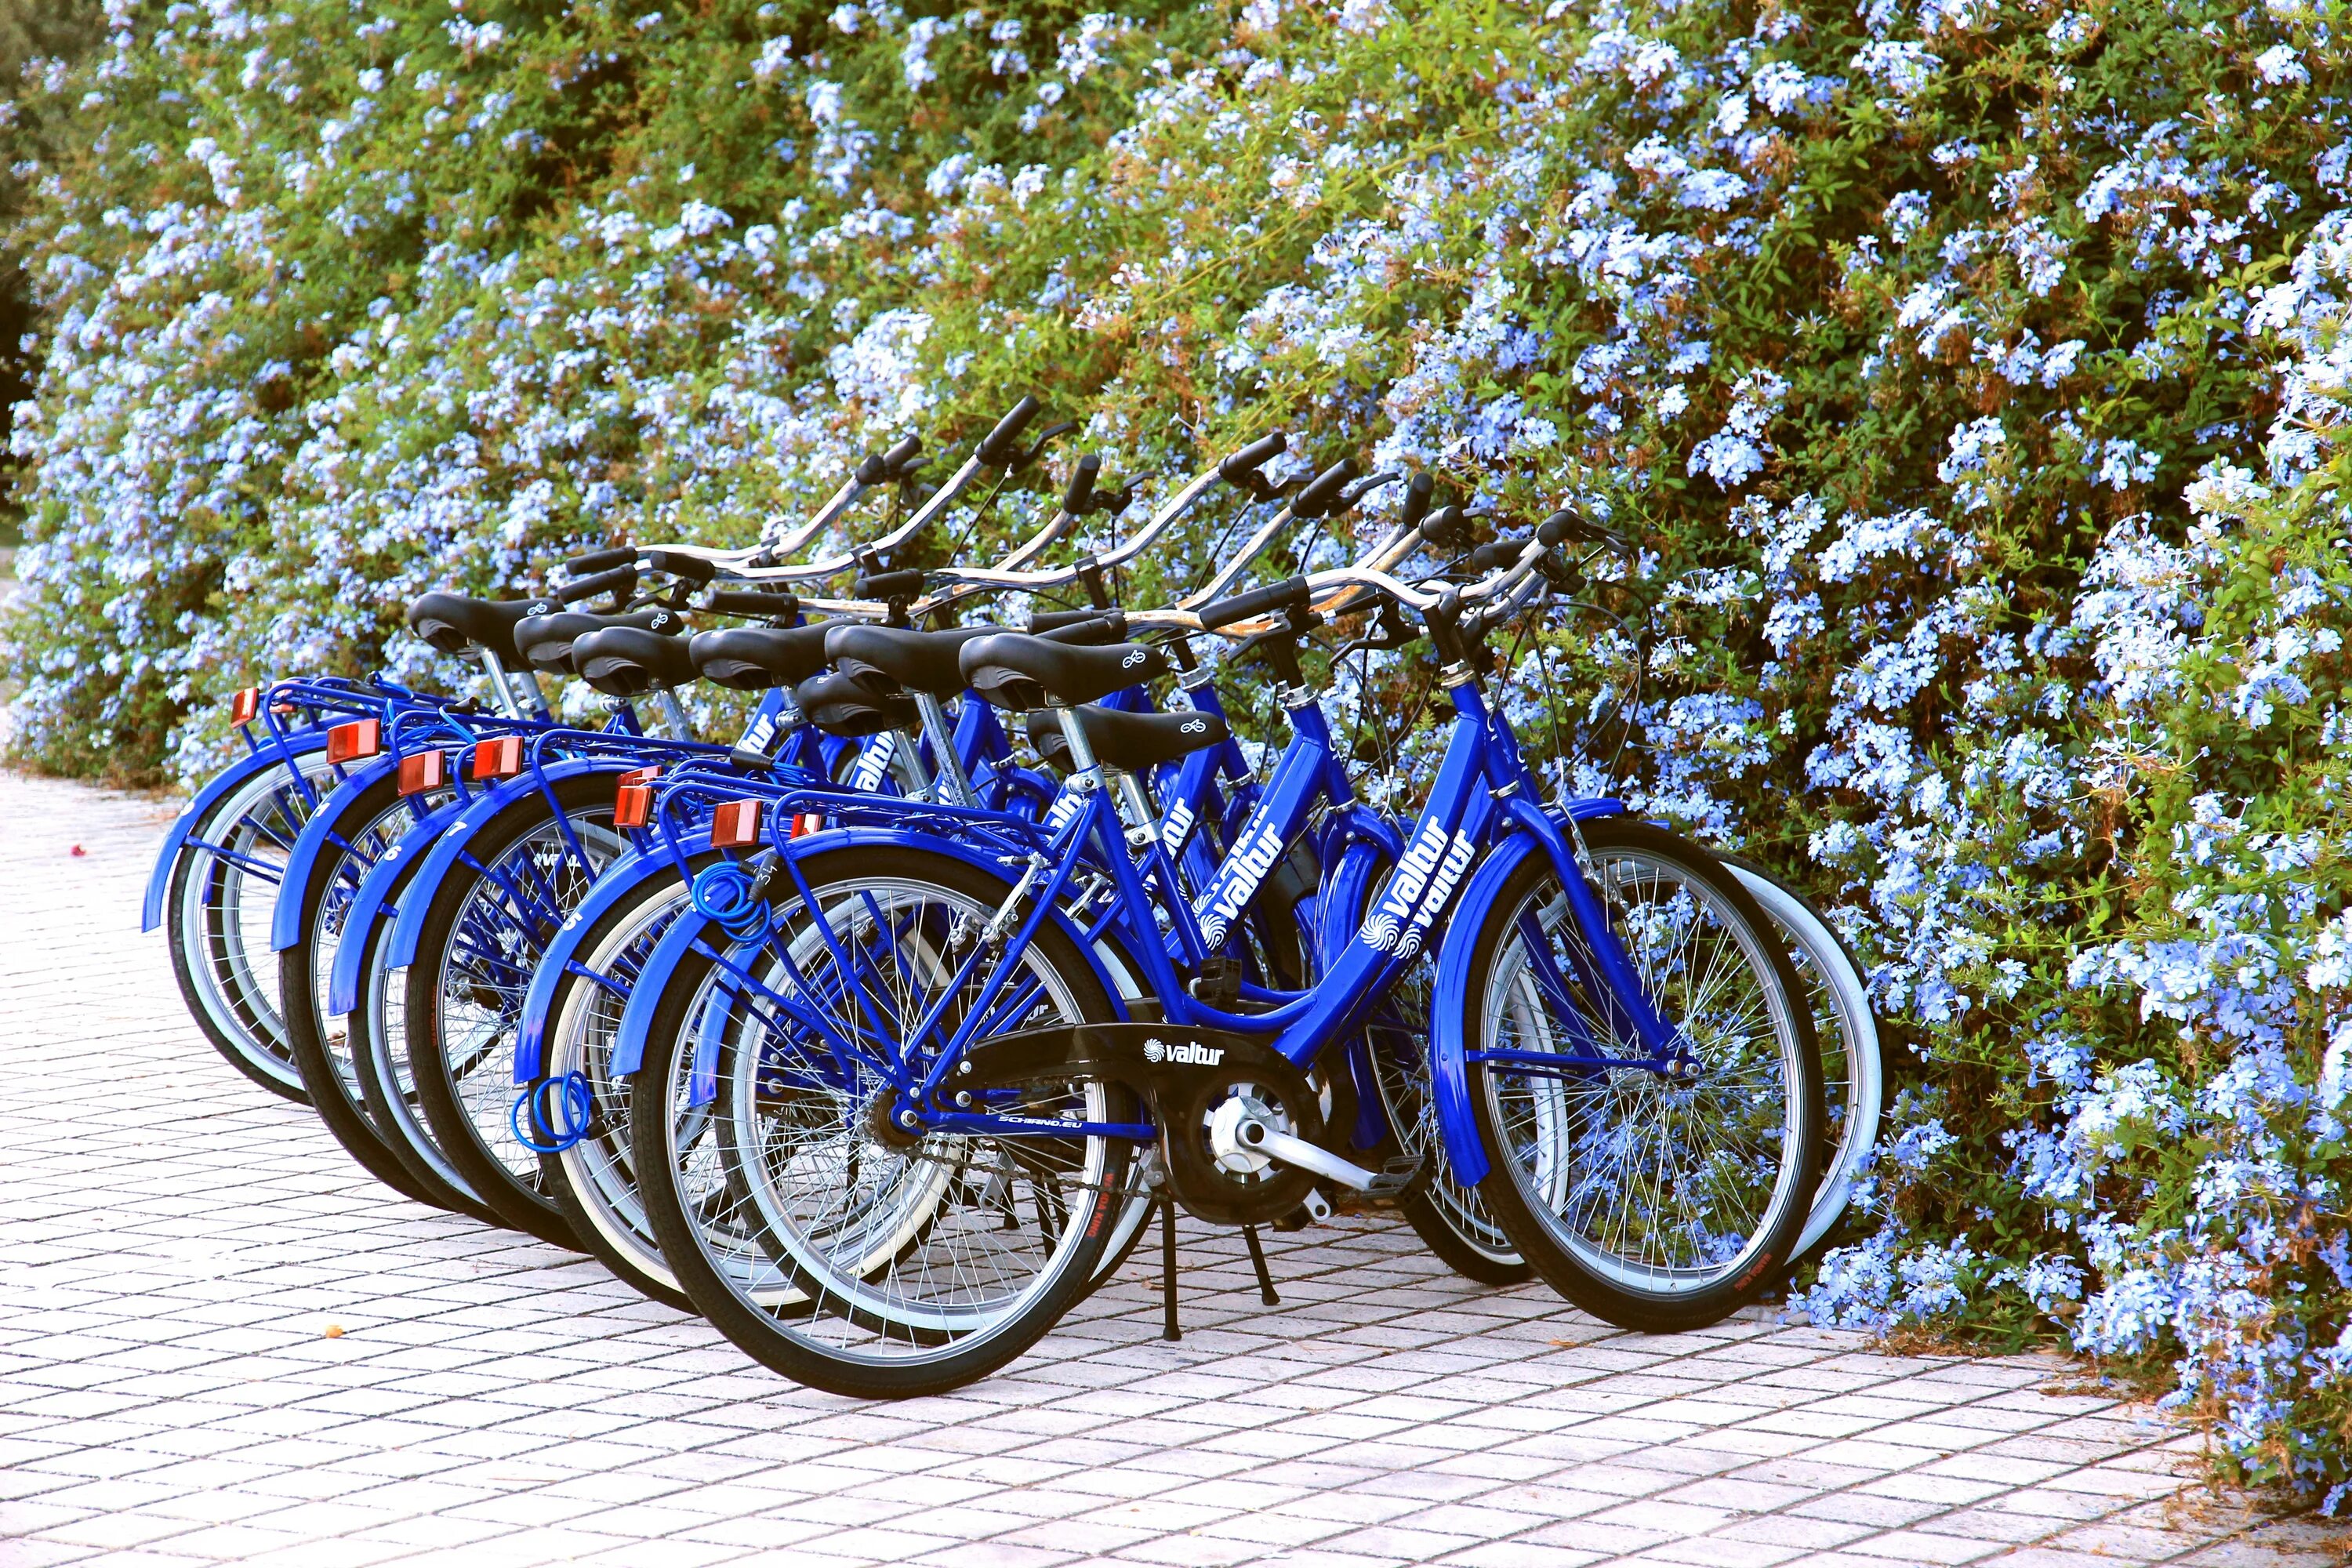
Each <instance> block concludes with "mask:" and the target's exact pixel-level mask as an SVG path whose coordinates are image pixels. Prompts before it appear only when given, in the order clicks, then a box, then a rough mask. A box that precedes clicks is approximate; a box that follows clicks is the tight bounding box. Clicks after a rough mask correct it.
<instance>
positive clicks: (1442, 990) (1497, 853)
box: [1429, 800, 1625, 1186]
mask: <svg viewBox="0 0 2352 1568" xmlns="http://www.w3.org/2000/svg"><path fill="white" fill-rule="evenodd" d="M1624 811H1625V805H1624V803H1623V802H1622V801H1616V800H1580V801H1575V802H1572V803H1570V806H1569V809H1568V812H1567V813H1566V816H1567V817H1568V818H1569V819H1572V820H1574V821H1577V822H1589V821H1591V820H1592V819H1593V818H1594V817H1598V816H1622V815H1624ZM1545 815H1546V816H1549V818H1551V819H1552V820H1553V821H1554V822H1558V821H1559V820H1561V817H1562V814H1561V813H1560V812H1559V811H1557V810H1553V811H1548V812H1546V813H1545ZM1541 853H1543V845H1542V844H1541V843H1540V842H1539V841H1538V838H1537V837H1536V836H1535V835H1534V834H1533V833H1531V832H1527V831H1524V830H1523V831H1519V832H1514V833H1508V834H1507V835H1506V836H1505V837H1503V838H1502V840H1501V841H1500V842H1498V843H1496V845H1495V846H1494V847H1492V848H1491V849H1489V850H1487V851H1486V854H1485V855H1484V856H1482V857H1480V858H1479V861H1478V865H1477V867H1476V868H1475V869H1474V870H1473V871H1472V872H1471V873H1470V881H1469V884H1468V885H1467V886H1466V887H1465V888H1464V889H1462V901H1461V902H1460V903H1459V904H1457V905H1455V906H1454V913H1453V914H1452V915H1451V916H1449V917H1448V918H1447V920H1446V922H1445V936H1444V941H1442V942H1440V943H1439V944H1438V949H1437V985H1436V988H1435V989H1434V990H1433V992H1432V993H1431V994H1430V998H1429V1079H1430V1089H1431V1092H1432V1093H1433V1094H1434V1095H1435V1096H1436V1097H1437V1126H1438V1131H1439V1132H1440V1133H1441V1134H1442V1135H1443V1136H1444V1140H1445V1158H1446V1162H1447V1163H1449V1164H1450V1165H1452V1166H1453V1168H1454V1179H1455V1180H1457V1181H1459V1182H1462V1183H1463V1184H1465V1185H1468V1186H1475V1185H1477V1184H1479V1183H1480V1182H1483V1181H1485V1180H1486V1172H1487V1169H1488V1166H1487V1163H1486V1147H1485V1145H1484V1144H1482V1143H1481V1142H1479V1140H1478V1122H1477V1119H1476V1118H1475V1117H1474V1116H1472V1115H1471V1113H1470V1063H1469V1058H1468V1052H1469V1048H1470V1047H1469V1042H1468V1041H1467V1040H1465V1038H1464V1037H1463V1034H1462V1020H1463V1017H1464V1016H1465V1014H1466V1013H1467V1012H1468V1011H1469V993H1470V959H1471V950H1472V949H1474V948H1475V947H1476V946H1477V943H1478V932H1479V931H1480V929H1481V928H1482V927H1484V926H1485V925H1486V912H1487V910H1489V909H1490V908H1491V907H1492V906H1493V904H1494V902H1495V900H1496V896H1497V895H1499V894H1500V893H1501V891H1502V889H1503V882H1504V880H1505V879H1507V878H1508V877H1509V876H1510V874H1511V873H1512V872H1514V871H1516V870H1517V869H1518V868H1519V862H1520V861H1522V860H1524V859H1526V858H1528V856H1530V855H1537V854H1541Z"/></svg>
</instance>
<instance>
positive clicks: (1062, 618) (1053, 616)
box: [1028, 610, 1103, 637]
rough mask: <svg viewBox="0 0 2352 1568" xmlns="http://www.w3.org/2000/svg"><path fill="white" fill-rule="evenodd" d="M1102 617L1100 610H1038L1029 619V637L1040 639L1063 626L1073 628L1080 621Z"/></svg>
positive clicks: (1095, 619)
mask: <svg viewBox="0 0 2352 1568" xmlns="http://www.w3.org/2000/svg"><path fill="white" fill-rule="evenodd" d="M1102 615H1103V612H1101V611H1100V610H1038V611H1035V612H1034V613H1033V614H1032V615H1031V616H1030V617H1029V627H1028V630H1029V635H1030V636H1031V637H1044V636H1045V634H1046V633H1047V632H1057V631H1060V630H1061V629H1062V628H1063V627H1064V626H1076V625H1077V624H1078V623H1079V622H1080V621H1097V620H1100V619H1101V618H1102Z"/></svg>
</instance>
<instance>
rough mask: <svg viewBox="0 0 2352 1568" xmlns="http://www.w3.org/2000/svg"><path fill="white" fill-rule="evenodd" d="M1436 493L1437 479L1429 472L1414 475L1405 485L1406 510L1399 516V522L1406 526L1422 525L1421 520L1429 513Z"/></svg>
mask: <svg viewBox="0 0 2352 1568" xmlns="http://www.w3.org/2000/svg"><path fill="white" fill-rule="evenodd" d="M1436 493H1437V481H1436V480H1435V479H1431V478H1430V477H1429V476H1428V475H1427V474H1415V475H1413V477H1412V479H1410V480H1408V481H1406V484H1405V487H1404V510H1403V512H1402V514H1401V515H1400V516H1399V517H1398V519H1397V521H1398V522H1399V523H1400V524H1402V526H1403V527H1406V528H1415V527H1418V526H1420V523H1421V520H1422V519H1423V518H1424V517H1427V516H1428V515H1429V502H1430V498H1431V497H1433V496H1434V495H1435V494H1436Z"/></svg>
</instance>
